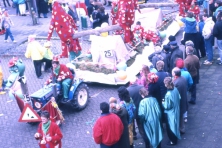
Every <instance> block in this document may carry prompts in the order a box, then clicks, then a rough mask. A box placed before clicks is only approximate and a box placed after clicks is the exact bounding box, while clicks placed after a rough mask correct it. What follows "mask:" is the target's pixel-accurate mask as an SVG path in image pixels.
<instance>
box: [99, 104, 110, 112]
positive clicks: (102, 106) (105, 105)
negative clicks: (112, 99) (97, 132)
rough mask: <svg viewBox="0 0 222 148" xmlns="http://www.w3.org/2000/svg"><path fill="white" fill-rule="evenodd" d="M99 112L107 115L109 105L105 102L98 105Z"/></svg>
mask: <svg viewBox="0 0 222 148" xmlns="http://www.w3.org/2000/svg"><path fill="white" fill-rule="evenodd" d="M100 110H101V111H102V113H109V104H108V103H107V102H102V103H100Z"/></svg>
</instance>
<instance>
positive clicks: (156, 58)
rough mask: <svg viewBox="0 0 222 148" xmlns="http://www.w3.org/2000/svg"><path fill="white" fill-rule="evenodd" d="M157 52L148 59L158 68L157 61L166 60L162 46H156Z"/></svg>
mask: <svg viewBox="0 0 222 148" xmlns="http://www.w3.org/2000/svg"><path fill="white" fill-rule="evenodd" d="M154 50H155V52H154V53H153V54H151V55H150V56H149V57H148V59H149V60H150V61H151V62H152V64H153V66H154V67H155V68H156V63H157V62H158V61H163V60H164V56H165V55H164V53H162V49H161V47H160V46H156V47H155V48H154Z"/></svg>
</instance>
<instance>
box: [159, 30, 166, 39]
mask: <svg viewBox="0 0 222 148" xmlns="http://www.w3.org/2000/svg"><path fill="white" fill-rule="evenodd" d="M160 37H161V38H162V39H164V38H165V37H166V31H160Z"/></svg>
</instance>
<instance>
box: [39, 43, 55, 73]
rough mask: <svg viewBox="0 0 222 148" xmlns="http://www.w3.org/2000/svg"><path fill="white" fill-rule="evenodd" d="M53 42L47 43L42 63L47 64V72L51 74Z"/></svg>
mask: <svg viewBox="0 0 222 148" xmlns="http://www.w3.org/2000/svg"><path fill="white" fill-rule="evenodd" d="M51 44H52V43H51V42H45V43H44V48H43V49H44V52H43V60H42V62H45V72H49V73H50V72H51V68H52V58H53V53H52V51H51V49H50V48H51Z"/></svg>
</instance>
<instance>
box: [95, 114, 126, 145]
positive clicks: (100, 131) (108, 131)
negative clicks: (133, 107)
mask: <svg viewBox="0 0 222 148" xmlns="http://www.w3.org/2000/svg"><path fill="white" fill-rule="evenodd" d="M123 129H124V127H123V123H122V121H121V120H120V118H119V117H118V116H117V115H115V114H113V113H107V114H102V115H101V117H100V118H99V119H98V120H97V121H96V123H95V125H94V127H93V138H94V141H95V142H96V143H97V144H105V145H107V146H111V145H113V144H116V143H117V142H118V141H119V140H120V137H121V135H122V133H123Z"/></svg>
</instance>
